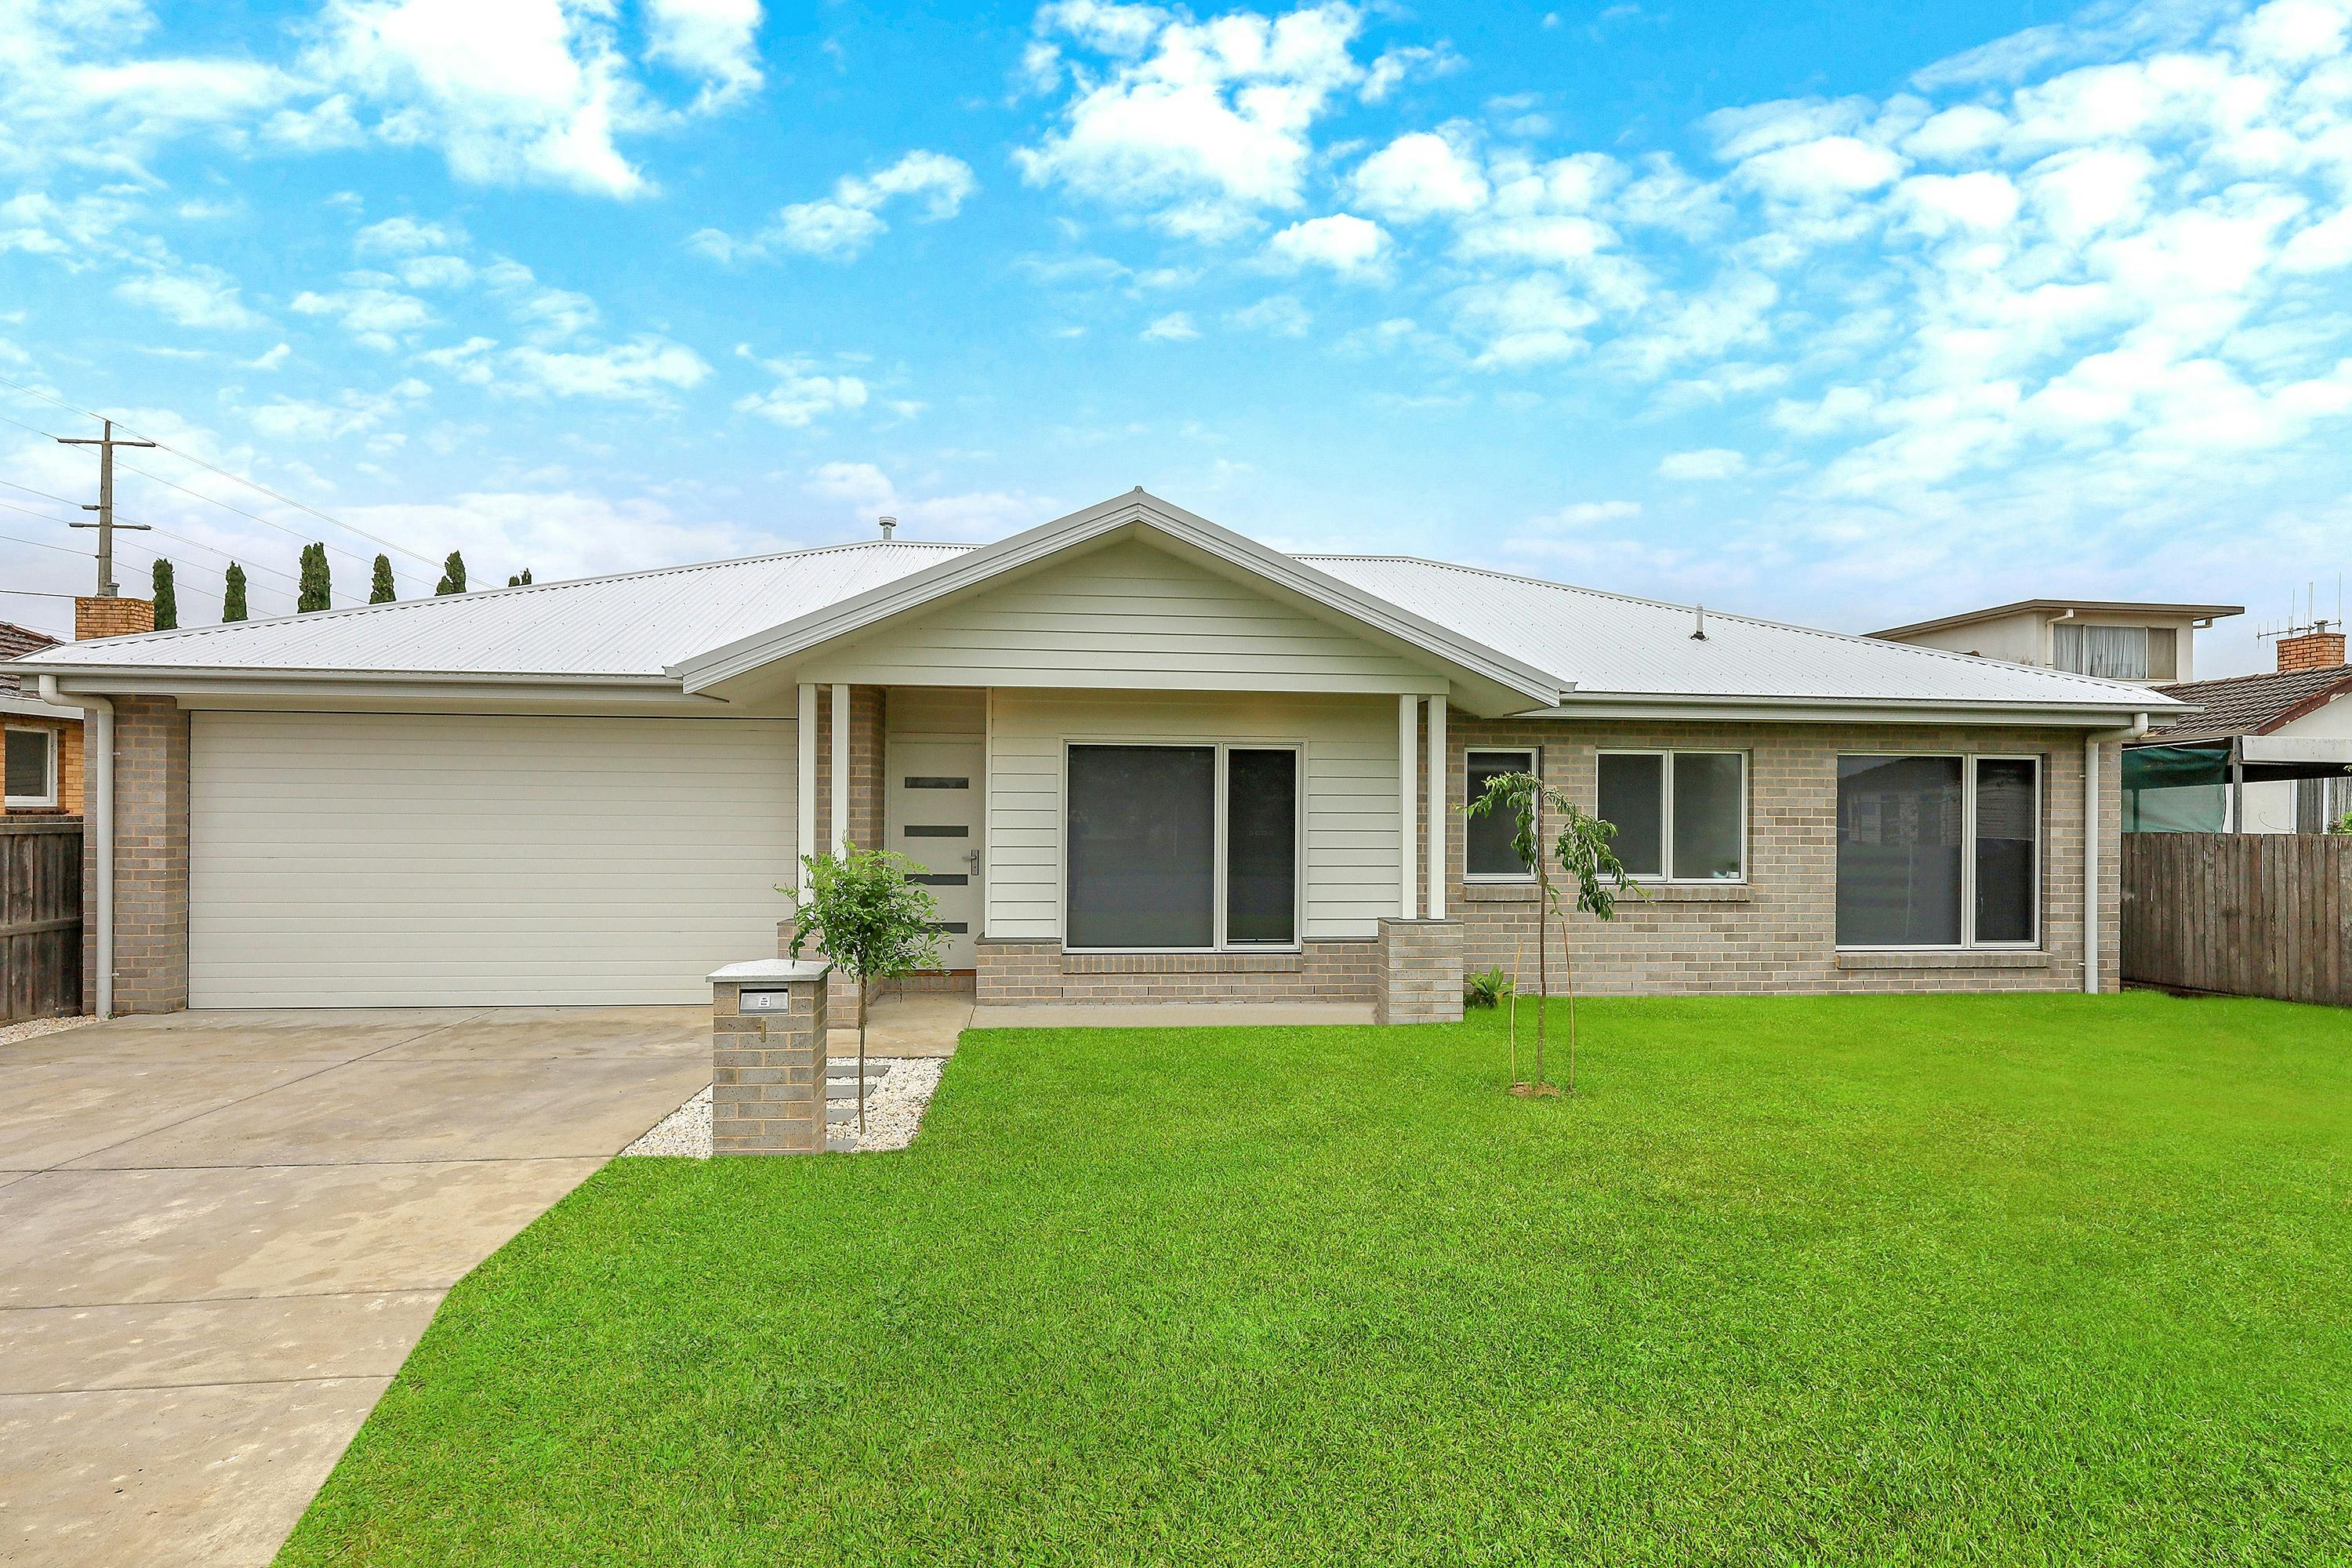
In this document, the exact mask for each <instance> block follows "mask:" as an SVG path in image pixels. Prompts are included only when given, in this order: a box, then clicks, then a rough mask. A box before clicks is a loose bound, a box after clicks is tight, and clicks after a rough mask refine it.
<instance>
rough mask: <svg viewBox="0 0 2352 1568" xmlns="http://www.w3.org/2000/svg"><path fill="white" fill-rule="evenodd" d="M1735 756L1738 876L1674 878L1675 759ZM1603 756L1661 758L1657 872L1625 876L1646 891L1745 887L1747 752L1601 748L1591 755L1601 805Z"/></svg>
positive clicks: (1595, 790) (1594, 788)
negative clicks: (1654, 889) (1737, 788)
mask: <svg viewBox="0 0 2352 1568" xmlns="http://www.w3.org/2000/svg"><path fill="white" fill-rule="evenodd" d="M1682 755H1688V756H1695V757H1738V759H1739V875H1738V876H1737V877H1677V876H1675V757H1677V756H1682ZM1603 757H1663V758H1664V759H1665V761H1664V763H1663V764H1662V765H1661V766H1660V767H1659V769H1658V869H1657V872H1656V873H1655V874H1654V875H1641V874H1635V873H1628V875H1629V877H1630V879H1632V880H1633V881H1635V882H1639V883H1640V884H1641V885H1642V886H1643V887H1645V888H1744V887H1746V886H1747V885H1748V773H1749V772H1750V771H1751V770H1750V768H1749V765H1748V753H1747V752H1741V751H1734V750H1728V749H1722V748H1712V749H1711V748H1709V747H1706V746H1684V747H1681V748H1680V749H1679V750H1677V749H1676V748H1674V747H1669V746H1603V747H1601V749H1600V750H1599V751H1597V752H1594V753H1593V758H1592V800H1593V805H1594V807H1595V808H1596V809H1598V807H1599V805H1600V803H1601V758H1603Z"/></svg>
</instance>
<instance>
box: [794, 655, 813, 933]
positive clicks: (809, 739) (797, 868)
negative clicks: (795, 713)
mask: <svg viewBox="0 0 2352 1568" xmlns="http://www.w3.org/2000/svg"><path fill="white" fill-rule="evenodd" d="M793 728H794V729H795V730H797V731H799V732H800V742H799V743H800V779H799V787H798V788H797V789H796V790H795V791H794V792H793V800H794V802H795V805H797V807H798V810H799V813H800V823H799V827H800V831H799V832H798V833H797V834H796V835H795V836H794V837H793V860H794V862H795V864H794V866H793V870H794V872H795V873H796V875H795V878H794V879H795V880H796V881H797V882H798V883H799V884H800V889H801V897H802V898H803V899H805V898H807V897H808V894H809V874H808V868H807V867H806V866H803V865H800V864H798V863H797V862H798V861H799V859H800V858H801V857H802V856H803V855H814V854H815V853H816V688H815V687H814V686H812V685H810V684H809V683H808V682H806V681H803V682H802V683H801V721H800V722H799V723H798V724H796V725H794V726H793Z"/></svg>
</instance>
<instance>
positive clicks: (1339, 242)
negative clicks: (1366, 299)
mask: <svg viewBox="0 0 2352 1568" xmlns="http://www.w3.org/2000/svg"><path fill="white" fill-rule="evenodd" d="M1265 248H1266V254H1267V255H1268V256H1270V257H1271V258H1274V259H1275V260H1276V261H1277V262H1280V263H1282V264H1284V265H1285V266H1288V267H1292V268H1298V267H1328V268H1330V269H1331V270H1332V271H1334V272H1336V273H1338V274H1339V276H1340V277H1342V278H1376V277H1379V276H1380V275H1381V264H1382V262H1383V261H1384V260H1385V259H1386V258H1387V256H1388V248H1389V237H1388V233H1387V231H1386V230H1384V229H1382V228H1381V226H1380V225H1378V224H1376V223H1374V222H1372V221H1371V220H1370V218H1360V217H1357V216H1355V215H1353V214H1352V213H1335V214H1333V215H1332V216H1329V217H1318V218H1308V219H1307V221H1306V222H1304V223H1295V224H1292V225H1291V226H1289V227H1288V228H1286V229H1284V230H1283V231H1282V232H1281V233H1279V234H1277V235H1276V236H1275V237H1273V238H1272V239H1270V240H1268V241H1266V247H1265Z"/></svg>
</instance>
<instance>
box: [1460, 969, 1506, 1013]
mask: <svg viewBox="0 0 2352 1568" xmlns="http://www.w3.org/2000/svg"><path fill="white" fill-rule="evenodd" d="M1510 994H1511V977H1510V976H1509V975H1507V974H1506V973H1503V972H1502V971H1501V970H1499V969H1490V970H1488V971H1486V973H1484V974H1476V973H1472V974H1465V975H1464V976H1463V977H1462V1005H1464V1006H1465V1007H1499V1006H1501V1005H1503V1003H1504V1001H1505V999H1506V998H1507V997H1508V996H1509V995H1510Z"/></svg>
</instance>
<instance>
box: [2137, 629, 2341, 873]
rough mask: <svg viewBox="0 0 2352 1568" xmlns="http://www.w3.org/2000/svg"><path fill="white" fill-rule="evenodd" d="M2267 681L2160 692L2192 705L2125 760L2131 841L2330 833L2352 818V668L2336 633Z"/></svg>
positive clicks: (2282, 647) (2283, 663)
mask: <svg viewBox="0 0 2352 1568" xmlns="http://www.w3.org/2000/svg"><path fill="white" fill-rule="evenodd" d="M2277 649H2278V655H2277V658H2278V668H2276V669H2275V670H2273V672H2272V673H2270V674H2268V675H2242V676H2236V677H2233V678H2231V679H2227V680H2199V681H2190V682H2187V683H2184V684H2179V685H2173V686H2165V687H2160V688H2158V689H2159V690H2161V691H2162V692H2163V693H2164V694H2165V695H2166V696H2168V697H2171V698H2173V699H2175V700H2178V701H2180V702H2183V703H2186V704H2189V706H2190V707H2192V708H2193V709H2194V710H2195V711H2193V712H2186V713H2182V714H2180V715H2179V716H2177V717H2175V718H2173V719H2171V720H2170V721H2167V722H2165V723H2163V724H2161V725H2159V726H2158V727H2157V728H2154V729H2151V730H2150V731H2148V733H2147V735H2146V736H2145V737H2144V738H2142V739H2141V740H2138V741H2136V742H2133V743H2132V744H2131V745H2130V746H2128V747H2126V750H2125V752H2124V773H2123V783H2124V830H2125V831H2126V832H2127V833H2324V832H2326V830H2327V828H2328V826H2330V825H2331V824H2333V823H2335V822H2337V821H2340V820H2341V819H2342V818H2343V817H2344V816H2345V814H2346V813H2347V812H2352V701H2347V698H2352V668H2347V666H2346V664H2345V662H2344V650H2345V640H2344V634H2343V633H2342V632H2338V631H2332V630H2329V629H2328V628H2327V627H2326V626H2319V627H2316V628H2315V629H2308V630H2305V631H2302V632H2299V633H2295V634H2291V635H2288V636H2285V637H2280V638H2279V639H2278V643H2277Z"/></svg>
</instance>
